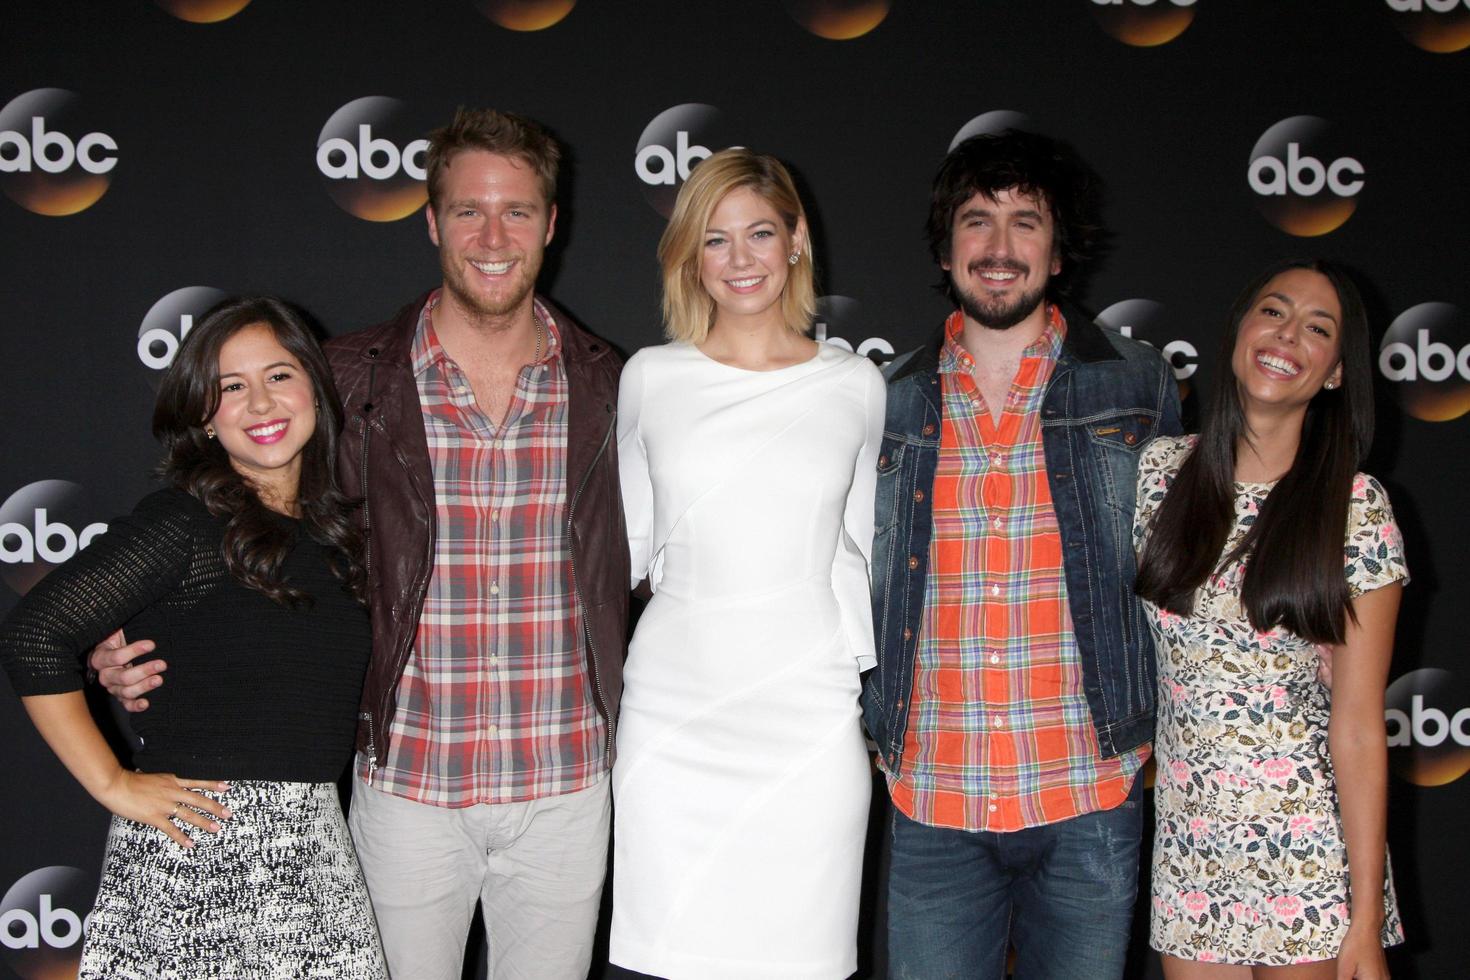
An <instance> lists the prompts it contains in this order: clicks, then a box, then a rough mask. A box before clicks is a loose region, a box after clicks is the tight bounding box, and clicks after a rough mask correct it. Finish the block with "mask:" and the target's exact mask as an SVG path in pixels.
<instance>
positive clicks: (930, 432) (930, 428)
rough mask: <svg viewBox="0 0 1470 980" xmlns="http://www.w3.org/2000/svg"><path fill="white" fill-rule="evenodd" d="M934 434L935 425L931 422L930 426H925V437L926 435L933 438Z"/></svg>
mask: <svg viewBox="0 0 1470 980" xmlns="http://www.w3.org/2000/svg"><path fill="white" fill-rule="evenodd" d="M933 434H934V423H932V422H931V423H929V424H928V425H926V426H924V435H926V436H932V435H933Z"/></svg>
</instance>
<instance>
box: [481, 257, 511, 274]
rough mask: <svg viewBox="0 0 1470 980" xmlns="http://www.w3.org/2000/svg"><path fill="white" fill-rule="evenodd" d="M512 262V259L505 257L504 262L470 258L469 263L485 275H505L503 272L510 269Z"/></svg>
mask: <svg viewBox="0 0 1470 980" xmlns="http://www.w3.org/2000/svg"><path fill="white" fill-rule="evenodd" d="M513 264H514V261H513V260H511V259H506V260H505V261H504V262H476V261H474V260H473V259H472V260H470V265H472V266H474V267H475V268H476V269H479V270H480V271H481V272H483V273H485V275H487V276H502V275H505V273H507V272H509V271H510V267H511V266H512V265H513Z"/></svg>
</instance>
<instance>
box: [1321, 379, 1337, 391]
mask: <svg viewBox="0 0 1470 980" xmlns="http://www.w3.org/2000/svg"><path fill="white" fill-rule="evenodd" d="M1322 387H1324V388H1326V389H1327V390H1328V391H1331V390H1332V389H1333V388H1336V387H1337V382H1336V381H1329V382H1327V383H1326V384H1324V385H1323V386H1322Z"/></svg>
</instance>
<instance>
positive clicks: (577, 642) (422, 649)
mask: <svg viewBox="0 0 1470 980" xmlns="http://www.w3.org/2000/svg"><path fill="white" fill-rule="evenodd" d="M438 298H439V297H438V294H437V293H436V294H435V295H434V296H432V297H430V299H429V302H428V304H427V305H426V306H425V307H424V311H423V313H422V314H420V316H419V324H418V330H417V332H416V333H415V335H414V340H413V348H412V352H411V356H412V359H413V372H414V377H415V378H416V380H417V383H418V394H419V402H420V404H421V406H422V408H423V416H424V430H425V433H426V434H427V436H428V441H429V459H430V462H431V465H432V467H433V473H434V491H435V519H436V525H437V534H436V537H435V540H434V571H433V574H432V576H431V577H430V579H429V590H428V595H427V597H426V598H425V600H424V609H423V613H422V614H421V615H420V617H419V626H418V636H417V638H416V639H415V642H414V649H413V655H412V656H411V657H410V658H409V661H408V666H407V667H406V668H405V670H404V672H403V678H402V680H400V681H399V682H398V708H397V711H396V712H395V713H394V715H393V722H392V726H391V729H390V739H389V749H388V756H387V758H386V759H385V760H384V763H383V765H382V767H381V768H380V769H378V770H377V771H376V773H374V775H373V779H374V785H376V786H379V787H380V788H381V789H384V790H386V791H387V792H389V793H393V794H395V795H397V796H403V797H407V798H409V799H412V800H417V801H419V802H420V803H428V804H431V805H434V806H444V807H461V806H470V805H472V804H475V803H509V802H515V801H519V800H530V799H537V798H540V797H546V796H556V795H558V794H562V793H571V792H575V791H576V790H579V789H583V788H586V787H587V786H590V785H592V784H593V783H595V782H596V781H597V780H598V779H600V778H602V776H603V774H604V772H605V771H606V769H607V759H606V753H605V751H604V748H603V746H604V744H605V742H606V723H605V722H604V721H603V719H602V716H601V715H600V714H598V712H597V708H596V706H595V705H594V703H593V698H592V686H591V679H590V678H589V676H588V671H587V662H586V657H585V648H584V641H583V638H582V627H581V621H580V617H579V616H578V613H577V603H576V597H575V595H574V593H573V591H572V582H571V575H570V569H569V562H568V559H567V553H566V539H565V534H566V517H567V515H566V504H567V500H566V459H567V454H566V446H567V380H566V371H565V368H564V365H563V363H562V358H561V343H560V338H559V335H558V332H557V325H556V322H555V321H554V320H553V319H552V318H551V315H550V314H549V313H548V312H547V310H546V309H545V308H544V307H543V306H542V305H541V304H540V303H537V304H536V315H537V316H538V317H539V318H540V320H541V322H542V323H543V324H545V326H546V334H547V342H546V353H545V356H544V357H542V358H541V360H540V361H538V362H537V363H536V364H533V365H527V366H526V367H524V368H523V369H522V370H521V373H520V377H519V378H518V379H517V381H516V390H515V394H514V395H513V396H512V398H511V402H510V407H509V408H508V409H507V411H506V416H505V419H504V420H503V422H501V423H500V424H499V425H498V426H497V423H496V420H494V419H491V418H490V417H489V416H487V415H486V414H485V413H484V412H482V411H481V410H480V408H479V406H478V405H477V404H476V402H475V395H474V391H473V390H472V389H471V387H470V384H469V381H468V379H467V378H466V377H465V375H464V373H463V372H462V371H461V370H460V368H459V366H458V365H457V364H455V363H454V361H453V360H452V359H451V358H450V357H449V356H448V355H447V354H446V353H445V352H444V349H443V348H442V347H440V346H439V341H438V338H437V337H436V336H435V334H434V325H433V318H432V313H433V309H434V307H435V305H436V304H437V302H438ZM364 775H366V774H364Z"/></svg>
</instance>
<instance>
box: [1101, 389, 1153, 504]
mask: <svg viewBox="0 0 1470 980" xmlns="http://www.w3.org/2000/svg"><path fill="white" fill-rule="evenodd" d="M1157 426H1158V416H1157V414H1155V413H1153V412H1147V411H1132V412H1120V413H1118V414H1115V415H1107V416H1103V417H1101V418H1093V419H1089V420H1088V421H1087V423H1086V426H1085V429H1086V432H1087V444H1088V446H1089V448H1090V455H1091V456H1092V457H1093V460H1094V463H1095V465H1096V472H1097V476H1098V486H1099V487H1100V488H1101V489H1102V490H1103V492H1104V494H1105V496H1106V499H1107V504H1108V506H1109V507H1110V508H1111V509H1112V510H1113V511H1114V512H1116V513H1118V514H1119V515H1121V516H1123V517H1125V518H1127V519H1128V520H1129V522H1130V523H1131V521H1132V518H1133V504H1134V500H1135V498H1136V487H1135V484H1136V482H1137V480H1138V455H1139V453H1140V452H1142V450H1143V447H1144V445H1145V444H1146V443H1147V442H1148V441H1149V440H1150V439H1152V438H1153V436H1154V430H1155V429H1156V428H1157Z"/></svg>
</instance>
